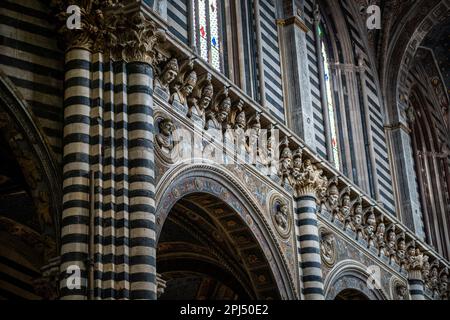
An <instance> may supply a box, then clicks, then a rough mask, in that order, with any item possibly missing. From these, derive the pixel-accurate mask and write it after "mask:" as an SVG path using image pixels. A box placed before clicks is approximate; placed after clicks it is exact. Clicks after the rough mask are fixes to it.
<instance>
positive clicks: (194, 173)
mask: <svg viewBox="0 0 450 320" xmlns="http://www.w3.org/2000/svg"><path fill="white" fill-rule="evenodd" d="M238 181H239V180H238V179H237V178H236V177H235V176H234V175H233V174H232V173H230V172H229V171H227V170H225V169H218V168H217V167H212V166H209V165H205V164H198V165H195V164H194V165H179V166H177V167H174V168H172V169H171V170H169V171H167V172H166V174H165V175H164V177H163V178H162V179H161V180H160V183H159V184H158V186H157V188H156V206H157V208H156V233H157V239H158V238H159V237H160V235H161V231H162V228H163V226H164V223H165V221H166V219H167V217H168V215H169V213H170V211H171V209H172V208H173V206H174V205H175V204H176V203H177V202H178V201H179V200H180V199H182V198H184V197H185V196H188V195H193V194H202V193H203V194H206V195H210V196H213V197H216V198H217V199H219V200H220V201H223V202H225V203H226V204H227V205H228V206H229V207H230V208H232V209H233V211H234V212H235V213H236V214H237V215H238V216H239V217H240V219H241V220H242V221H243V222H244V223H245V225H246V227H248V228H249V229H250V230H251V233H252V235H253V236H254V238H255V239H256V240H257V242H258V244H259V246H260V248H261V249H262V251H263V252H264V255H265V257H266V259H267V261H268V262H269V264H270V268H271V271H272V273H273V276H274V278H275V281H276V283H277V286H278V290H279V291H280V296H281V298H282V299H294V298H298V283H297V282H296V281H295V280H294V279H296V277H298V275H297V274H296V269H297V268H295V266H296V263H297V261H296V255H295V238H294V234H293V233H292V234H291V236H290V239H288V240H284V241H283V240H282V239H281V237H279V236H278V234H277V231H276V230H275V227H274V226H273V224H272V222H271V218H270V217H268V213H267V211H268V210H267V209H263V208H262V207H261V206H260V205H259V204H258V202H257V201H256V200H255V199H254V197H253V196H252V195H251V193H250V192H249V191H247V190H246V188H245V187H243V186H242V184H241V183H239V182H238Z"/></svg>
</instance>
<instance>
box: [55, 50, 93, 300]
mask: <svg viewBox="0 0 450 320" xmlns="http://www.w3.org/2000/svg"><path fill="white" fill-rule="evenodd" d="M91 59H92V57H91V53H90V52H89V51H88V50H86V49H81V48H74V49H71V50H69V51H68V52H67V53H66V60H65V64H66V73H65V92H64V150H63V161H64V167H63V213H62V222H61V267H60V271H61V277H60V278H61V279H62V280H61V282H60V292H61V297H62V298H63V299H85V298H86V295H87V259H88V244H89V240H88V238H89V237H88V230H89V212H90V199H89V193H90V189H89V177H90V174H89V173H90V121H91V117H90V112H91V99H90V97H91V89H90V88H91ZM78 276H79V277H78Z"/></svg>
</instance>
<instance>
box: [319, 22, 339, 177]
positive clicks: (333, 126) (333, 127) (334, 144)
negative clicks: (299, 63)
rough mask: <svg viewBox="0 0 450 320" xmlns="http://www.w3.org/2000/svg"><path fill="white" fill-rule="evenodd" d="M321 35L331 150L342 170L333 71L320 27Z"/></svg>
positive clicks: (334, 160)
mask: <svg viewBox="0 0 450 320" xmlns="http://www.w3.org/2000/svg"><path fill="white" fill-rule="evenodd" d="M319 34H320V36H321V38H322V40H321V44H322V45H321V47H322V61H323V70H324V75H323V76H324V78H325V96H326V100H327V106H326V107H327V110H326V112H328V118H329V119H330V131H331V148H332V151H333V164H334V166H335V167H336V169H340V157H339V146H338V135H337V132H338V130H337V123H336V118H335V108H334V104H333V92H332V89H331V88H332V77H331V69H330V64H329V59H328V54H327V49H326V46H325V42H324V41H323V32H322V30H321V28H320V27H319Z"/></svg>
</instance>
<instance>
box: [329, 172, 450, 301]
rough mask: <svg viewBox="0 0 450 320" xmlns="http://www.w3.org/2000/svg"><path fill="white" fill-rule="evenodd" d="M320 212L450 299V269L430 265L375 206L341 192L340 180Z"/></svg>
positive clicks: (331, 183) (346, 190) (332, 181)
mask: <svg viewBox="0 0 450 320" xmlns="http://www.w3.org/2000/svg"><path fill="white" fill-rule="evenodd" d="M320 210H326V211H327V212H328V213H329V214H330V217H331V222H333V223H336V224H338V225H340V226H342V228H343V229H344V231H346V230H347V229H350V230H352V231H353V234H354V235H355V237H356V240H360V239H361V240H365V241H366V244H367V247H368V248H370V247H374V248H376V249H377V250H378V255H379V256H380V257H383V256H385V257H386V258H388V259H389V261H390V263H391V264H392V263H396V264H397V265H399V266H400V267H401V268H402V269H404V270H406V271H420V272H421V274H422V278H423V280H424V282H425V284H426V286H427V287H428V288H429V289H430V290H432V292H433V294H439V295H440V296H441V298H443V299H447V298H448V269H447V268H446V267H445V266H442V265H441V264H440V263H439V261H438V260H437V259H435V260H434V261H433V263H430V259H431V257H430V256H429V255H427V254H425V253H424V252H422V251H421V249H420V248H419V246H418V245H416V242H415V241H414V240H413V239H408V237H407V235H406V233H405V232H404V231H402V230H400V229H399V228H398V227H396V224H395V223H394V222H392V221H389V220H388V219H386V217H385V216H384V215H383V214H376V212H375V210H374V206H372V205H368V206H364V205H363V199H362V197H361V196H355V197H353V198H352V195H351V190H350V188H349V187H344V188H343V189H342V190H339V188H338V179H337V178H333V179H330V181H329V182H328V184H327V188H326V191H325V196H324V197H323V199H322V202H321V208H320Z"/></svg>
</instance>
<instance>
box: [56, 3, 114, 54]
mask: <svg viewBox="0 0 450 320" xmlns="http://www.w3.org/2000/svg"><path fill="white" fill-rule="evenodd" d="M51 5H52V7H53V8H54V10H55V11H57V12H58V13H57V17H58V19H59V20H60V22H61V28H60V29H59V33H60V34H61V35H62V36H63V37H64V39H65V41H66V43H67V46H68V47H69V48H74V47H78V48H85V49H88V50H94V51H103V49H104V45H105V42H106V41H110V40H111V38H114V37H115V36H114V33H115V30H116V19H115V18H116V17H115V15H114V14H112V13H114V12H116V11H117V10H118V9H120V8H121V7H122V4H121V2H120V1H118V0H52V4H51ZM71 6H74V7H73V8H79V12H78V11H74V12H72V11H70V10H69V12H68V9H70V7H71ZM77 14H79V22H80V26H79V28H74V29H71V28H69V27H68V23H67V22H68V20H69V19H70V18H71V16H73V15H77Z"/></svg>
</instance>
